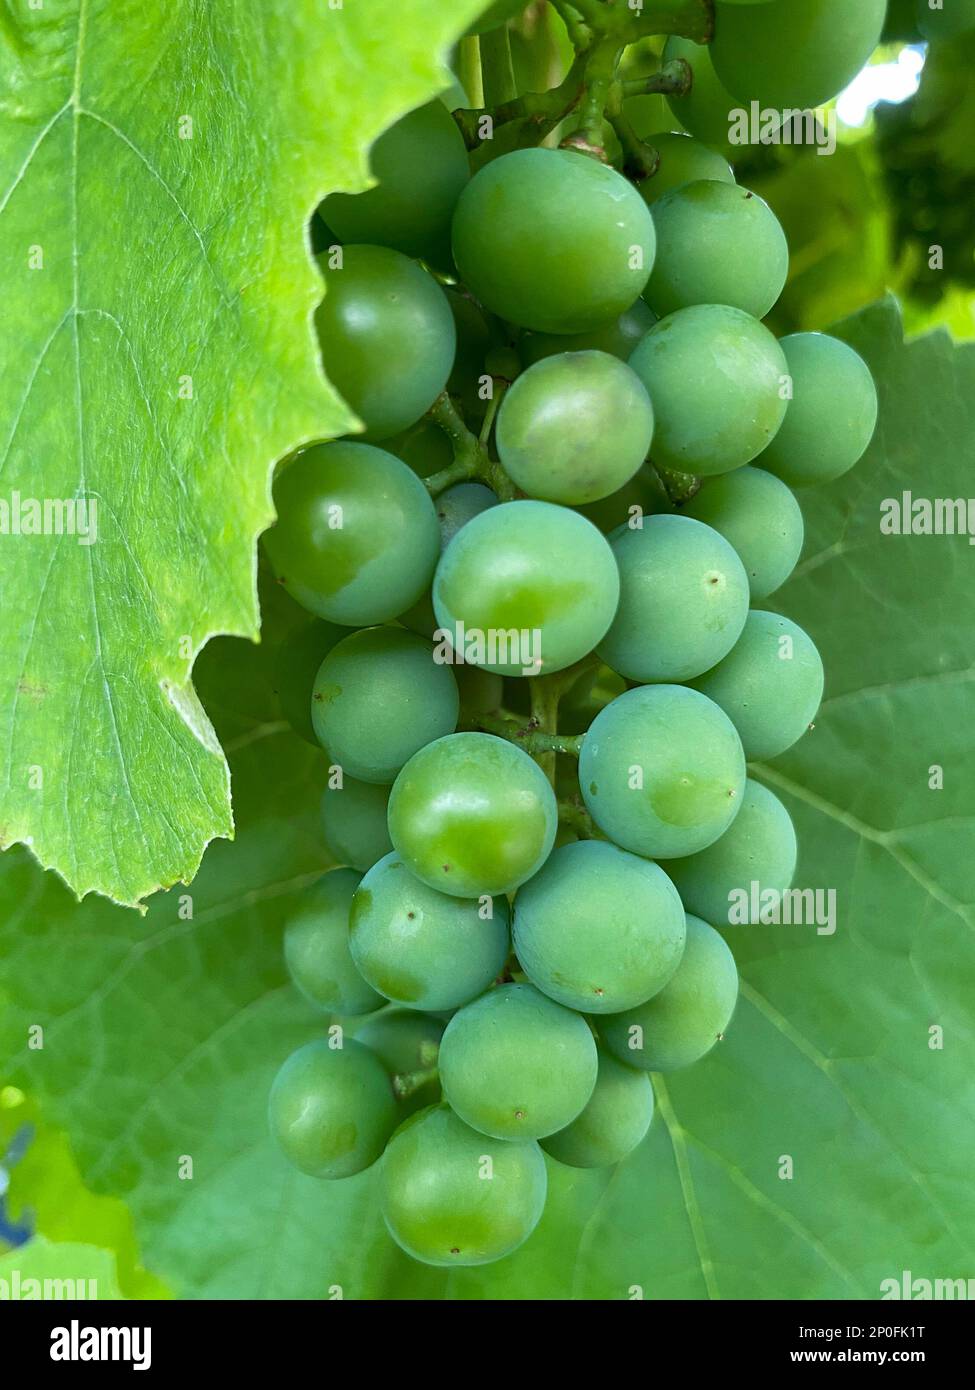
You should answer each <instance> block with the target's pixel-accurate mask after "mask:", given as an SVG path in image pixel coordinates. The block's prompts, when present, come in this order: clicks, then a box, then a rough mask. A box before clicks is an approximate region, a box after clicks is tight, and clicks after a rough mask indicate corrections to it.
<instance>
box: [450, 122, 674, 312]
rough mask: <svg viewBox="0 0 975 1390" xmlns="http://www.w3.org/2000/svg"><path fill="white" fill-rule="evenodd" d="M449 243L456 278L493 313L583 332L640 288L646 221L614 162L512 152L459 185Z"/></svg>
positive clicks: (647, 247)
mask: <svg viewBox="0 0 975 1390" xmlns="http://www.w3.org/2000/svg"><path fill="white" fill-rule="evenodd" d="M453 245H454V259H455V260H456V262H457V268H458V270H459V271H460V276H461V279H462V280H463V281H464V283H465V284H466V285H467V286H468V287H469V288H470V289H471V291H472V292H473V293H474V294H475V295H476V296H477V298H478V299H479V300H480V301H481V303H482V304H483V305H484V306H485V307H486V308H487V309H489V310H490V311H491V312H492V313H495V314H498V315H499V316H500V317H501V318H503V319H506V320H508V321H509V322H510V323H514V324H517V325H518V326H519V327H521V328H532V329H535V330H536V331H538V332H541V333H585V332H588V331H589V330H590V329H593V328H599V327H601V326H602V325H603V324H605V323H607V322H609V320H610V319H614V318H616V317H617V316H618V315H619V314H622V313H623V311H624V310H625V309H628V308H629V306H630V305H631V304H632V303H633V301H634V300H635V299H637V298H638V297H639V295H640V294H641V293H642V291H643V287H644V285H645V284H646V282H647V277H648V275H649V274H650V267H651V266H652V265H653V252H654V233H653V220H652V218H651V217H650V214H649V212H648V211H647V207H646V204H645V203H644V201H643V199H642V198H641V197H640V195H639V194H638V193H637V192H636V190H635V189H634V187H633V185H632V184H630V183H628V182H627V181H626V179H624V178H623V176H622V175H621V174H618V173H617V172H616V170H615V169H610V168H609V167H608V166H607V165H605V164H599V163H597V162H596V160H594V159H590V158H589V157H588V156H587V155H583V154H578V153H576V152H574V151H572V150H549V149H522V150H513V151H512V152H511V153H510V154H505V155H502V156H501V157H500V158H499V159H495V160H493V161H492V163H490V164H486V165H485V166H484V167H483V168H482V169H480V170H479V171H478V172H477V173H476V174H475V175H474V177H473V178H472V179H471V181H470V183H469V184H468V185H467V187H466V188H465V189H464V191H463V193H462V194H461V196H460V198H459V200H458V203H457V208H456V211H455V212H454V228H453Z"/></svg>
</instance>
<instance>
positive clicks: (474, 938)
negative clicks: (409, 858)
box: [349, 851, 509, 1010]
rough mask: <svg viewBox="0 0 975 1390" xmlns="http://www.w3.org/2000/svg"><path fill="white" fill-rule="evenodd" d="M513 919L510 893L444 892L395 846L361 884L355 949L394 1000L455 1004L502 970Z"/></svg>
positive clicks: (370, 976)
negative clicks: (468, 895)
mask: <svg viewBox="0 0 975 1390" xmlns="http://www.w3.org/2000/svg"><path fill="white" fill-rule="evenodd" d="M508 922H509V909H508V903H507V900H506V899H505V898H504V897H502V896H499V897H497V898H489V899H480V900H478V899H468V898H457V897H450V896H448V895H447V894H446V893H438V892H437V890H436V889H435V888H431V887H429V885H427V884H425V883H421V882H420V880H419V879H417V878H414V877H413V875H412V874H411V873H410V872H409V870H408V868H407V867H406V865H405V863H404V862H403V859H402V858H401V856H400V855H398V854H397V853H396V852H395V851H394V852H393V853H392V854H387V855H386V857H385V859H380V861H379V863H378V864H374V865H373V866H372V868H371V869H370V870H369V872H368V873H367V874H366V875H365V877H364V878H363V880H362V882H361V884H360V885H359V887H358V889H357V890H356V893H355V896H354V898H353V900H352V911H351V915H350V919H349V950H350V951H351V953H352V959H353V960H354V961H355V963H356V966H357V968H358V970H359V972H360V974H361V975H362V976H363V978H364V979H365V980H368V982H369V983H370V984H371V985H372V986H373V987H374V988H375V989H377V990H379V991H380V993H381V994H384V995H385V996H386V998H387V999H392V1000H393V1002H394V1003H396V1004H409V1005H411V1006H412V1007H413V1008H415V1009H422V1010H434V1009H437V1010H439V1009H456V1008H458V1007H459V1006H460V1005H461V1004H467V1003H468V1002H469V1001H470V1000H471V999H474V998H476V997H477V995H479V994H480V993H481V992H482V991H483V990H485V989H487V987H488V985H489V984H491V982H492V980H494V979H495V978H496V977H497V976H498V975H499V974H500V973H501V970H502V968H503V966H504V963H505V961H506V959H507V957H508V947H509V935H508Z"/></svg>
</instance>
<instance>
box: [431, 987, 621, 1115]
mask: <svg viewBox="0 0 975 1390" xmlns="http://www.w3.org/2000/svg"><path fill="white" fill-rule="evenodd" d="M596 1071H597V1055H596V1044H595V1042H594V1041H593V1036H592V1033H591V1032H590V1031H589V1027H588V1025H587V1024H586V1021H585V1019H584V1018H582V1017H581V1016H580V1015H579V1014H577V1013H573V1012H572V1011H571V1010H569V1009H564V1008H563V1007H562V1005H561V1004H556V1003H555V1002H554V1001H553V1000H551V999H548V998H547V997H546V996H545V995H544V994H541V993H540V992H539V991H538V990H537V989H535V988H534V987H533V986H532V985H521V984H512V985H499V986H498V987H497V988H496V989H492V990H490V991H489V992H488V993H487V994H484V995H482V996H481V998H480V999H476V1000H475V1001H474V1003H472V1004H468V1005H467V1006H466V1007H465V1008H463V1009H460V1010H458V1012H457V1013H456V1014H454V1016H453V1018H452V1019H451V1020H450V1022H449V1023H448V1024H447V1027H446V1030H445V1032H444V1035H443V1040H442V1042H441V1044H440V1082H441V1085H442V1086H443V1093H444V1097H445V1099H446V1100H447V1102H448V1103H449V1105H450V1107H451V1109H453V1110H454V1111H455V1112H456V1113H457V1114H458V1115H459V1116H460V1118H461V1119H462V1120H464V1122H465V1123H466V1124H469V1125H471V1126H472V1127H473V1128H474V1129H477V1130H479V1131H480V1132H481V1133H482V1134H487V1135H490V1136H491V1137H492V1138H495V1139H540V1138H543V1137H544V1136H545V1135H547V1134H554V1133H555V1132H556V1130H559V1129H564V1128H565V1126H566V1125H568V1124H571V1122H572V1121H573V1120H574V1119H575V1118H576V1116H577V1115H578V1114H579V1113H580V1112H581V1110H582V1109H583V1107H584V1106H585V1105H586V1103H587V1101H588V1100H589V1097H590V1096H591V1095H592V1093H593V1088H594V1086H595V1084H596Z"/></svg>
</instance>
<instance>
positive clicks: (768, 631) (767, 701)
mask: <svg viewBox="0 0 975 1390" xmlns="http://www.w3.org/2000/svg"><path fill="white" fill-rule="evenodd" d="M692 684H693V686H694V688H695V690H699V691H701V692H702V694H704V695H707V697H708V698H709V699H711V700H713V701H714V702H715V704H717V705H720V706H721V708H722V709H723V710H724V712H725V713H726V714H727V715H728V717H729V719H730V720H731V722H732V723H733V724H734V726H735V728H736V729H737V730H738V733H739V734H740V736H741V741H742V745H743V746H744V749H745V754H746V756H747V757H748V758H751V759H763V758H777V757H778V756H779V754H780V753H784V752H785V751H786V749H787V748H791V747H792V745H793V744H794V743H797V742H798V740H799V739H800V738H802V736H803V734H804V733H805V732H806V730H807V729H808V728H809V726H810V724H811V722H812V720H813V717H814V716H815V713H816V711H817V710H818V709H819V705H820V701H821V700H822V698H823V662H822V658H821V657H820V655H819V652H818V651H817V650H816V647H815V644H814V643H813V640H812V638H811V637H809V635H808V634H807V633H805V632H803V630H802V628H801V627H799V626H798V625H797V624H796V623H793V622H790V620H789V619H788V618H783V617H782V616H781V614H779V613H763V612H760V611H757V610H756V611H754V612H752V613H749V615H748V621H747V622H746V623H745V628H744V631H743V632H742V634H741V637H740V638H739V639H738V644H737V646H736V647H735V648H734V650H733V651H732V652H731V653H730V654H729V655H728V656H726V657H725V659H724V661H721V662H719V663H718V665H717V666H715V668H714V670H713V671H708V672H707V674H706V675H704V676H701V677H700V678H699V679H698V680H695V681H693V682H692Z"/></svg>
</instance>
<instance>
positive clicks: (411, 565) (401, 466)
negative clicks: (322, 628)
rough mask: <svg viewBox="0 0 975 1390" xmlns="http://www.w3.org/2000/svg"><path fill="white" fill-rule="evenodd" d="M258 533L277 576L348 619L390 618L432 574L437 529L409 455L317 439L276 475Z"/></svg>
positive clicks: (318, 609)
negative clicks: (268, 513) (272, 509)
mask: <svg viewBox="0 0 975 1390" xmlns="http://www.w3.org/2000/svg"><path fill="white" fill-rule="evenodd" d="M274 503H275V506H276V507H277V511H278V519H277V522H276V523H275V525H274V526H272V527H271V529H270V530H269V531H266V532H265V533H264V548H265V550H266V552H267V555H268V558H269V560H270V561H271V566H272V568H273V570H274V574H275V577H276V578H277V580H278V582H279V583H280V584H282V585H283V586H284V587H285V589H286V590H287V591H288V592H289V593H290V594H291V596H292V597H293V598H295V599H297V601H298V602H299V603H300V604H301V605H302V606H303V607H304V608H307V609H308V610H309V611H310V612H312V613H316V614H317V615H318V616H319V617H321V618H327V619H328V620H329V621H330V622H334V623H341V624H343V625H344V626H346V627H364V626H366V625H367V624H370V623H384V622H388V621H389V619H390V618H395V617H397V615H398V614H400V613H402V612H404V611H405V610H406V609H407V608H409V607H410V605H411V604H413V603H415V602H416V601H417V599H418V598H419V597H420V595H421V594H422V593H423V591H424V589H426V587H427V585H428V584H429V583H430V580H431V578H432V576H433V571H434V567H435V565H436V563H437V557H438V556H439V554H440V528H439V526H438V525H437V514H436V512H435V511H434V506H433V502H432V501H431V500H430V494H429V493H428V492H427V490H426V488H425V487H424V486H423V484H422V483H421V482H420V480H419V478H418V477H417V476H416V474H415V473H411V472H410V470H409V469H408V468H407V466H406V464H405V463H402V462H401V461H400V460H399V459H398V458H394V456H393V455H392V454H388V453H386V451H385V450H384V449H376V448H374V447H373V446H372V445H371V444H354V443H352V442H351V441H348V440H339V441H337V442H336V443H334V444H318V445H316V446H315V447H314V448H312V449H306V450H305V452H304V453H303V454H299V455H298V457H297V458H295V459H294V460H292V462H291V463H289V464H287V466H286V467H285V468H283V469H282V470H281V472H280V473H279V474H278V476H277V478H276V479H275V483H274Z"/></svg>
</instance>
